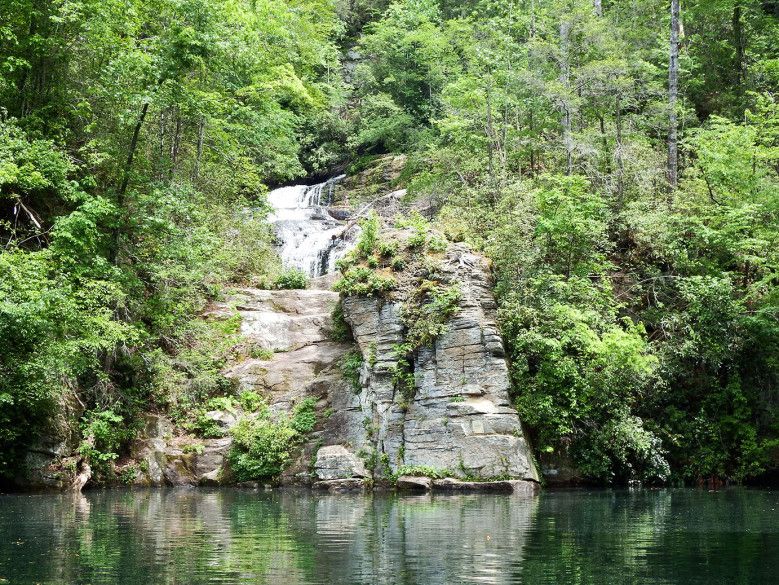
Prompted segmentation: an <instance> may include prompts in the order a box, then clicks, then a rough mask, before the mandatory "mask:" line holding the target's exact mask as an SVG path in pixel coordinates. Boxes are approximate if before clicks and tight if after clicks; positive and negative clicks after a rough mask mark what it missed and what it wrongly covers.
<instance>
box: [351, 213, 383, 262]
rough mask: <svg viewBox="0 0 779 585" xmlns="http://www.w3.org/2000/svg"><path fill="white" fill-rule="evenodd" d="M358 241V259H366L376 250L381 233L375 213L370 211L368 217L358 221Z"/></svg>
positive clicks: (378, 219) (379, 221)
mask: <svg viewBox="0 0 779 585" xmlns="http://www.w3.org/2000/svg"><path fill="white" fill-rule="evenodd" d="M360 228H361V229H362V231H361V232H360V239H359V240H358V241H357V246H356V251H357V255H358V257H360V258H368V257H369V256H371V255H372V254H373V252H374V250H376V246H377V245H378V242H379V232H380V231H381V219H380V218H379V216H378V215H377V214H376V212H375V211H371V213H370V214H369V215H368V217H365V218H363V219H361V220H360Z"/></svg>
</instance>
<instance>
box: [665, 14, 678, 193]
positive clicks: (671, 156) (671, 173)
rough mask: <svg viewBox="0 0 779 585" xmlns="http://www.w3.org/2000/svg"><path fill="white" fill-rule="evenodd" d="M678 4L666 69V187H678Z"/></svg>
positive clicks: (673, 15)
mask: <svg viewBox="0 0 779 585" xmlns="http://www.w3.org/2000/svg"><path fill="white" fill-rule="evenodd" d="M679 2H680V0H671V43H670V62H669V67H668V111H669V116H668V118H669V120H668V122H669V123H668V185H669V186H670V187H671V189H672V190H674V189H676V188H677V187H678V186H679V127H678V126H679V122H678V118H677V112H676V104H677V100H678V98H679V12H680V10H679Z"/></svg>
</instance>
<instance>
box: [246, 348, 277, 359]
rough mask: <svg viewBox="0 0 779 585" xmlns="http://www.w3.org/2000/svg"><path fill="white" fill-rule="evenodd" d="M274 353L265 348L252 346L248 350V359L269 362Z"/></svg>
mask: <svg viewBox="0 0 779 585" xmlns="http://www.w3.org/2000/svg"><path fill="white" fill-rule="evenodd" d="M274 355H275V353H274V352H273V350H271V349H267V348H265V347H258V346H253V347H252V348H251V349H250V350H249V357H250V358H252V359H255V360H262V361H269V360H272V359H273V356H274Z"/></svg>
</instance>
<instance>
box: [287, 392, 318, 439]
mask: <svg viewBox="0 0 779 585" xmlns="http://www.w3.org/2000/svg"><path fill="white" fill-rule="evenodd" d="M290 426H291V427H292V428H293V429H295V431H296V432H298V433H299V434H300V435H305V434H307V433H310V432H311V431H313V430H314V427H315V426H316V398H304V399H303V400H302V401H300V402H299V403H298V404H296V405H295V408H293V409H292V420H290Z"/></svg>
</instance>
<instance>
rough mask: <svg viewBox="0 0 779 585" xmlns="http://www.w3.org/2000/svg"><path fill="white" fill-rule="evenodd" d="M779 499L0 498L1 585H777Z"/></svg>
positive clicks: (642, 494)
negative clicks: (562, 584) (337, 584)
mask: <svg viewBox="0 0 779 585" xmlns="http://www.w3.org/2000/svg"><path fill="white" fill-rule="evenodd" d="M777 509H779V498H777V494H776V493H775V492H771V491H752V490H727V491H723V492H716V493H708V492H702V491H695V490H657V491H655V490H644V491H636V492H629V491H593V492H585V491H570V492H546V493H543V494H542V495H541V496H540V497H538V498H534V499H523V498H515V497H506V496H493V495H483V496H469V495H461V496H458V495H454V496H429V495H428V496H414V497H395V496H376V497H362V496H350V495H344V496H330V495H314V494H308V493H252V492H243V491H238V490H230V489H223V490H212V491H209V490H149V491H119V490H117V491H105V492H92V493H87V494H85V495H83V496H76V497H72V496H63V495H35V496H27V495H22V496H19V495H14V496H0V583H13V584H22V585H24V584H28V583H29V584H32V583H41V584H55V583H56V584H62V583H76V584H81V583H83V584H87V583H91V584H93V585H101V584H109V583H110V584H115V583H123V584H128V585H136V584H138V585H140V584H144V585H146V584H151V583H155V584H156V583H163V584H168V583H170V584H193V585H198V584H201V583H202V584H205V583H226V584H245V583H246V584H248V583H252V584H269V585H286V584H290V585H319V584H322V585H331V584H336V583H345V584H352V583H354V584H358V583H359V584H362V583H371V584H377V585H384V584H387V585H390V584H391V585H397V584H420V585H439V584H440V585H449V584H452V583H489V584H507V585H509V584H517V583H531V584H535V583H541V584H544V583H550V584H551V583H555V584H556V583H617V584H619V583H639V582H640V583H653V584H655V583H656V584H666V583H668V584H676V583H685V584H687V583H701V584H703V583H707V584H708V583H769V582H774V581H773V578H774V577H775V573H776V572H777V570H779V522H777V520H778V518H777Z"/></svg>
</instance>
